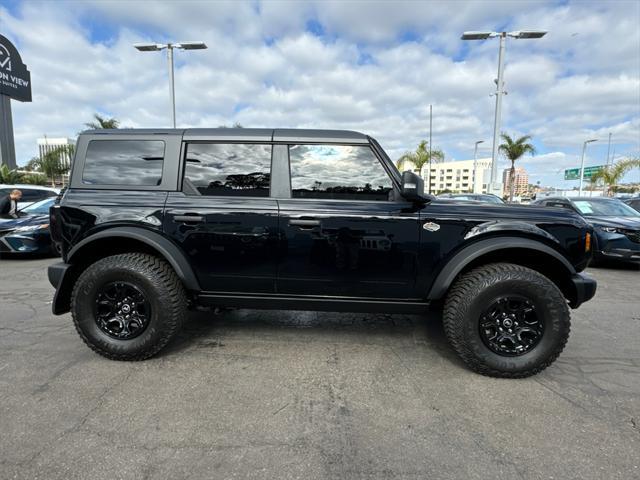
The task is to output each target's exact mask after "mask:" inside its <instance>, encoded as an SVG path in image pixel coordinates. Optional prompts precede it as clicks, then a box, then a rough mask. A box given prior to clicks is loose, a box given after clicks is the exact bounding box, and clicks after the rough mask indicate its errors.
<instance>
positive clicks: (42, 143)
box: [37, 137, 76, 167]
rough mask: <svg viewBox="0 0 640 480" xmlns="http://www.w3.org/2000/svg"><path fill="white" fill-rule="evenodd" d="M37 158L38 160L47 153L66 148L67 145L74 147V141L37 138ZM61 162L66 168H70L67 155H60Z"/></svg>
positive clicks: (69, 159)
mask: <svg viewBox="0 0 640 480" xmlns="http://www.w3.org/2000/svg"><path fill="white" fill-rule="evenodd" d="M37 141H38V156H39V157H40V159H42V157H43V156H44V155H45V154H47V153H48V152H50V151H52V150H54V149H56V148H59V147H67V146H69V145H75V143H76V142H75V140H71V139H70V138H48V137H44V138H39V139H38V140H37ZM62 162H63V163H64V165H65V166H66V167H70V166H71V157H70V156H69V154H68V153H65V154H63V155H62Z"/></svg>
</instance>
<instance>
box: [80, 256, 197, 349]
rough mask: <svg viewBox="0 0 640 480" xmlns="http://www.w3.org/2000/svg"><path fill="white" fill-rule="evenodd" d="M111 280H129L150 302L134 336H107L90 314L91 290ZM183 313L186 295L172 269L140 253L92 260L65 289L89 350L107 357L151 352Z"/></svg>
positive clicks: (167, 337)
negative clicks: (142, 325)
mask: <svg viewBox="0 0 640 480" xmlns="http://www.w3.org/2000/svg"><path fill="white" fill-rule="evenodd" d="M113 281H126V282H128V283H130V284H133V285H135V286H136V287H137V288H138V289H140V290H141V291H142V292H143V293H144V295H145V296H146V298H147V299H148V301H149V303H150V305H151V314H150V316H149V317H150V318H149V323H148V326H147V327H146V328H145V330H144V331H143V332H142V333H141V334H140V335H138V336H136V337H135V338H131V339H126V340H122V339H117V338H113V337H112V336H109V335H108V334H107V333H105V332H104V331H103V330H101V329H100V327H99V326H98V324H97V322H96V320H95V316H94V311H95V309H94V305H95V299H96V295H97V292H98V291H99V289H100V287H101V286H102V285H105V284H106V283H108V282H113ZM186 314H187V297H186V294H185V291H184V288H183V286H182V283H181V282H180V279H179V278H178V276H177V275H176V273H175V271H174V270H173V269H172V268H171V266H170V265H169V264H167V263H166V262H165V261H164V260H161V259H160V258H158V257H155V256H153V255H148V254H144V253H125V254H120V255H114V256H110V257H105V258H103V259H101V260H98V261H97V262H95V263H94V264H92V265H90V266H89V267H88V268H87V269H86V270H85V271H84V272H83V273H82V274H81V275H80V277H79V278H78V280H77V281H76V283H75V285H74V288H73V292H72V294H71V315H72V317H73V323H74V325H75V327H76V330H77V331H78V333H79V334H80V337H81V338H82V340H83V341H84V342H85V343H86V344H87V345H88V346H89V347H90V348H91V349H92V350H93V351H95V352H97V353H99V354H100V355H102V356H103V357H106V358H109V359H111V360H130V361H134V360H145V359H147V358H149V357H152V356H153V355H155V354H156V353H158V352H159V351H160V350H161V349H162V348H163V347H165V346H166V345H167V344H168V343H169V342H170V341H171V340H172V339H173V338H174V337H175V336H176V335H177V334H178V332H179V331H180V327H181V326H182V321H183V319H184V318H185V316H186Z"/></svg>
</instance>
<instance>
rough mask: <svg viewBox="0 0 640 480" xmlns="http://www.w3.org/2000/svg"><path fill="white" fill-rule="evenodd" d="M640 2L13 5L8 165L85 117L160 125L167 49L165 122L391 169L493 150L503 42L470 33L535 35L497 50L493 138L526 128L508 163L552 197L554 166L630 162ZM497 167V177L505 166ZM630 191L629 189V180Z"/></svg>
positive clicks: (638, 109) (2, 2)
mask: <svg viewBox="0 0 640 480" xmlns="http://www.w3.org/2000/svg"><path fill="white" fill-rule="evenodd" d="M639 24H640V1H638V0H629V1H627V0H622V1H616V0H609V1H606V2H603V1H575V2H574V1H550V2H549V1H544V2H543V1H528V0H517V1H507V0H503V1H469V2H466V1H427V2H421V1H395V2H385V1H375V2H365V1H309V2H303V1H257V0H254V1H247V2H240V1H238V2H233V1H230V2H227V1H220V2H207V1H197V2H190V1H181V2H170V1H163V2H151V1H145V2H136V1H115V0H112V1H93V0H86V1H82V2H73V1H62V0H61V1H55V2H54V1H14V0H0V33H2V34H3V35H5V36H6V37H7V38H9V40H11V41H12V42H13V43H14V44H15V45H16V47H17V48H18V50H19V52H20V53H21V56H22V60H23V61H24V63H26V64H27V66H28V68H29V70H30V71H31V81H32V92H33V102H32V103H20V102H17V101H12V106H13V122H14V131H15V138H16V155H17V158H18V164H25V163H26V162H27V161H28V160H29V159H30V158H32V157H33V156H35V155H37V152H38V150H37V145H36V139H37V138H39V137H42V136H43V135H44V134H46V135H47V136H48V137H70V138H75V136H76V135H77V134H78V132H80V131H82V130H83V129H84V128H85V127H84V123H85V122H89V121H91V120H92V115H93V114H94V113H95V112H98V113H100V114H101V115H105V116H108V117H115V118H117V119H118V120H119V121H120V122H121V125H122V126H126V127H134V128H137V127H168V126H170V122H171V117H170V100H169V87H168V72H167V60H166V55H165V53H164V52H144V53H143V52H139V51H137V50H136V49H134V48H133V46H132V45H133V44H134V43H138V42H160V43H162V42H180V41H204V42H205V43H206V44H207V46H208V49H207V50H196V51H176V53H175V62H176V64H175V85H176V109H177V124H178V127H217V126H220V125H232V124H234V123H236V122H239V123H240V124H242V125H243V126H245V127H275V128H335V129H349V130H356V131H361V132H363V133H366V134H369V135H371V136H373V137H375V138H376V139H378V141H379V142H380V143H381V145H382V146H383V147H384V148H385V150H386V151H387V153H389V155H390V156H391V157H392V158H393V159H395V158H397V157H399V156H400V155H401V154H402V153H404V152H405V151H407V150H412V149H415V147H416V146H417V144H418V142H419V141H420V140H421V139H428V136H429V105H430V104H431V105H433V133H432V134H433V145H434V147H437V148H441V149H443V150H444V152H445V156H446V159H447V160H465V159H470V158H472V157H473V148H474V143H475V142H476V141H478V140H484V143H483V144H481V145H480V150H479V157H489V156H490V155H491V140H492V135H493V115H494V109H495V99H494V97H492V96H490V94H491V93H492V92H493V91H495V84H494V83H493V82H494V78H495V77H496V72H497V56H498V40H497V39H490V40H487V41H472V42H471V41H466V42H465V41H462V40H461V39H460V35H461V33H462V32H463V31H468V30H491V31H517V30H547V31H548V32H549V33H548V34H547V35H546V36H545V37H543V38H542V39H539V40H516V39H509V40H508V41H507V46H506V56H505V88H506V91H507V92H508V94H507V95H506V96H505V97H503V116H502V131H505V132H507V133H509V134H511V135H524V134H528V135H532V137H533V142H534V144H535V146H536V149H537V153H536V155H535V156H532V157H526V158H524V159H523V160H522V161H521V162H519V163H520V165H521V166H524V167H525V168H526V169H527V170H528V172H529V175H530V182H531V183H536V182H538V181H540V182H541V184H542V185H552V186H558V187H568V188H571V187H574V186H577V182H576V181H573V182H572V181H566V182H565V181H564V180H563V170H564V169H565V168H572V167H578V166H579V164H580V155H581V152H582V144H583V142H584V141H585V140H587V139H592V138H596V139H598V142H596V143H591V144H589V147H588V149H587V159H586V162H585V164H586V165H600V164H603V163H604V162H605V161H606V158H607V150H608V136H609V133H611V134H612V145H611V154H613V153H614V151H615V159H616V160H617V159H620V158H624V157H626V156H638V155H640V28H638V25H639ZM506 164H507V162H506V161H504V160H502V161H501V162H500V168H503V166H506ZM626 180H627V181H636V182H637V181H640V172H637V171H635V172H632V173H630V174H629V175H628V176H627V178H626Z"/></svg>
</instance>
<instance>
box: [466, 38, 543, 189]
mask: <svg viewBox="0 0 640 480" xmlns="http://www.w3.org/2000/svg"><path fill="white" fill-rule="evenodd" d="M546 34H547V32H545V31H542V30H521V31H516V32H464V33H463V34H462V37H461V38H462V40H486V39H488V38H495V37H499V38H500V50H499V52H498V78H497V79H496V93H495V95H496V111H495V118H494V121H493V148H492V150H491V183H490V186H489V189H490V193H496V190H498V148H499V145H498V144H499V141H500V122H501V114H502V94H503V93H505V92H504V79H503V76H504V50H505V47H506V42H507V37H511V38H516V39H518V38H520V39H533V38H542V37H544V36H545V35H546ZM499 194H500V195H502V192H499Z"/></svg>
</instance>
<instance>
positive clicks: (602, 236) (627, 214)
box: [536, 197, 640, 262]
mask: <svg viewBox="0 0 640 480" xmlns="http://www.w3.org/2000/svg"><path fill="white" fill-rule="evenodd" d="M536 204H538V205H545V206H547V207H561V208H567V209H569V210H573V211H575V212H578V213H579V214H581V215H582V216H583V217H584V218H585V219H586V220H587V221H588V222H589V223H591V225H593V228H594V231H595V234H596V235H595V237H596V238H595V241H596V242H595V246H594V259H596V260H602V259H606V258H608V259H615V260H627V261H634V262H639V261H640V212H638V211H637V210H634V209H633V208H631V207H630V206H628V205H626V204H625V203H623V202H621V201H620V200H617V199H615V198H603V197H595V198H591V197H576V198H564V197H558V198H544V199H542V200H538V201H537V202H536Z"/></svg>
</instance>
